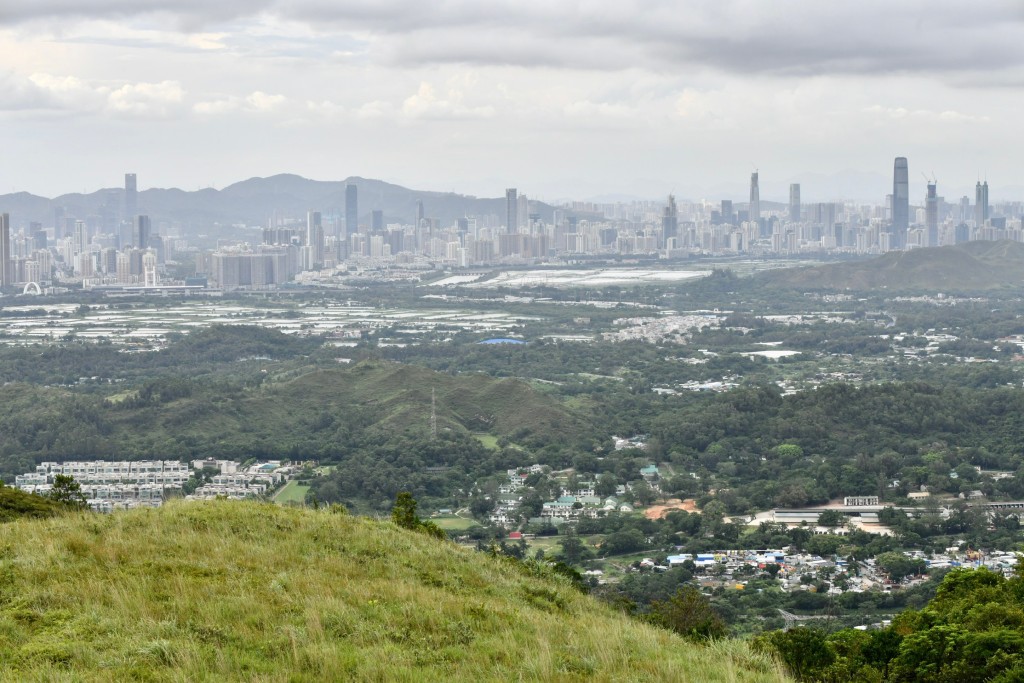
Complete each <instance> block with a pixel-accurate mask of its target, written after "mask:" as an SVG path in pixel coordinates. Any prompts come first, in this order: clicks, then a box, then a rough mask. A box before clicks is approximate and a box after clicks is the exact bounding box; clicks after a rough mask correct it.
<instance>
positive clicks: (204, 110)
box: [192, 90, 288, 116]
mask: <svg viewBox="0 0 1024 683" xmlns="http://www.w3.org/2000/svg"><path fill="white" fill-rule="evenodd" d="M287 102H288V98H287V97H285V96H284V95H270V94H267V93H265V92H263V91H260V90H257V91H255V92H252V93H249V94H248V95H246V96H245V97H238V96H236V95H229V96H227V97H220V98H217V99H213V100H204V101H201V102H196V103H195V104H193V105H192V111H193V112H195V113H197V114H203V115H214V116H216V115H218V114H230V113H233V112H239V111H242V112H248V113H251V114H260V113H268V112H272V111H275V110H278V109H280V108H281V107H283V106H285V105H286V104H287Z"/></svg>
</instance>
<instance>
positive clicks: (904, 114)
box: [864, 104, 991, 123]
mask: <svg viewBox="0 0 1024 683" xmlns="http://www.w3.org/2000/svg"><path fill="white" fill-rule="evenodd" d="M864 111H865V112H866V113H868V114H871V115H874V116H879V117H884V118H887V119H890V120H896V121H902V120H910V121H913V120H916V121H931V122H936V121H937V122H942V123H988V122H989V121H990V120H991V119H990V117H988V116H975V115H973V114H964V113H962V112H959V111H954V110H952V109H947V110H944V111H932V110H930V109H907V108H906V107H883V106H881V105H877V104H876V105H872V106H870V107H865V108H864Z"/></svg>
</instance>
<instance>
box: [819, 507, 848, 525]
mask: <svg viewBox="0 0 1024 683" xmlns="http://www.w3.org/2000/svg"><path fill="white" fill-rule="evenodd" d="M818 524H819V525H820V526H824V527H828V528H830V529H833V528H835V527H837V526H843V525H844V524H846V515H844V514H843V513H842V512H840V511H839V510H825V511H824V512H822V513H821V514H820V515H818Z"/></svg>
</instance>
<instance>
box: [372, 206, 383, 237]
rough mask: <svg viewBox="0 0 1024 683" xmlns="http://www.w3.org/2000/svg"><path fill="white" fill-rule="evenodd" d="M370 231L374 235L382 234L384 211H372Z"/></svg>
mask: <svg viewBox="0 0 1024 683" xmlns="http://www.w3.org/2000/svg"><path fill="white" fill-rule="evenodd" d="M370 231H371V232H374V233H378V232H384V211H382V210H381V209H374V210H373V213H371V214H370Z"/></svg>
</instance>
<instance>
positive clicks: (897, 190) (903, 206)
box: [889, 157, 910, 249]
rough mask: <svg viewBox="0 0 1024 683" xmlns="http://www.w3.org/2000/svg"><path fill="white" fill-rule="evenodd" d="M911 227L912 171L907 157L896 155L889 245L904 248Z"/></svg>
mask: <svg viewBox="0 0 1024 683" xmlns="http://www.w3.org/2000/svg"><path fill="white" fill-rule="evenodd" d="M909 228H910V171H909V170H908V168H907V158H906V157H896V163H895V164H894V165H893V173H892V227H891V229H890V231H889V232H890V233H891V234H892V237H891V238H890V239H889V246H890V248H892V249H902V248H903V247H904V246H906V244H907V230H908V229H909Z"/></svg>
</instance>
